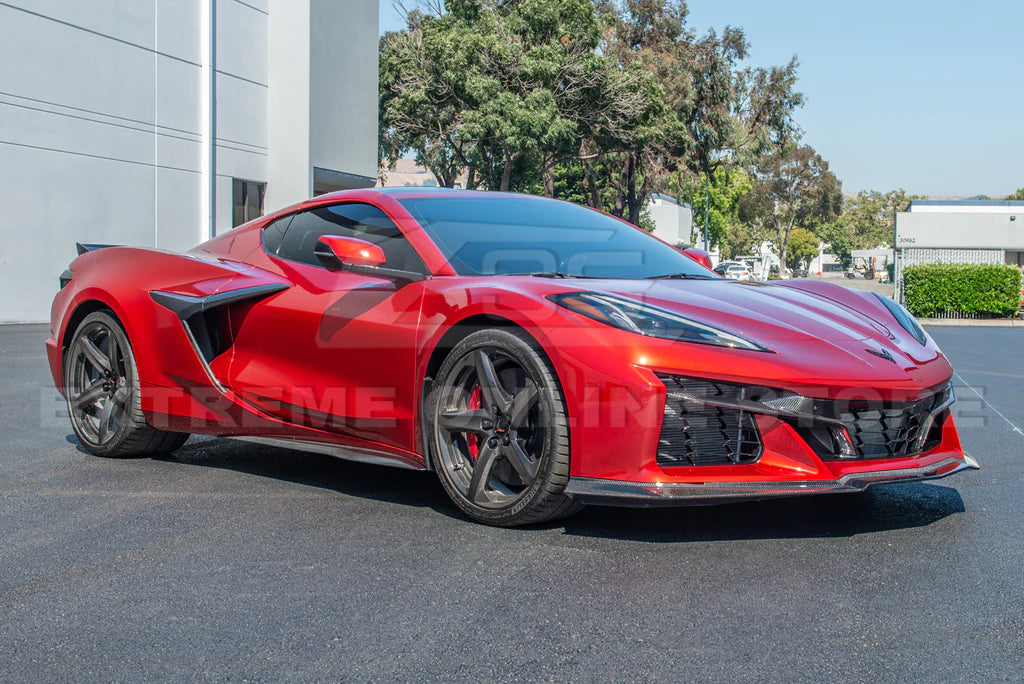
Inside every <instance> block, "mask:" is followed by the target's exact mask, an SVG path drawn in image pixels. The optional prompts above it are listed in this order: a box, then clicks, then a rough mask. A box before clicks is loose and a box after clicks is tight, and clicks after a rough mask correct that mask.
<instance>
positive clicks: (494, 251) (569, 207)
mask: <svg viewBox="0 0 1024 684" xmlns="http://www.w3.org/2000/svg"><path fill="white" fill-rule="evenodd" d="M399 202H400V203H401V204H402V206H403V207H405V209H406V210H407V211H408V212H409V213H410V214H412V216H413V217H414V218H415V219H416V220H417V221H418V222H419V224H420V225H421V226H423V229H424V230H425V231H426V232H427V234H428V235H430V237H431V238H432V239H433V241H434V243H435V244H436V245H437V247H438V249H440V250H441V253H442V254H444V256H445V258H447V259H448V261H449V263H451V265H452V268H453V269H455V272H456V273H458V274H459V275H527V274H530V275H544V274H550V275H564V276H574V277H584V278H630V279H634V278H652V277H657V276H661V275H666V276H667V275H676V276H679V275H691V276H694V277H701V276H709V275H710V274H709V273H708V271H706V270H705V269H704V268H703V267H701V266H699V265H698V264H697V263H696V262H694V261H693V260H692V259H690V258H689V257H687V256H686V255H684V254H683V253H682V252H680V251H679V250H677V249H674V248H672V247H670V246H668V245H667V244H665V243H664V242H661V241H660V240H658V239H656V238H654V237H651V236H650V235H648V234H646V233H644V232H641V231H639V230H637V229H635V228H633V227H632V226H630V225H628V224H626V223H623V222H622V221H619V220H618V219H615V218H613V217H611V216H607V215H605V214H602V213H600V212H597V211H594V210H592V209H588V208H585V207H581V206H578V205H575V204H571V203H569V202H560V201H556V200H548V199H542V198H530V197H516V196H509V197H493V196H482V195H475V194H473V193H472V192H469V191H467V192H466V193H465V194H461V193H460V195H459V196H455V197H453V196H450V195H449V196H446V197H408V198H404V199H400V200H399ZM712 277H714V276H712Z"/></svg>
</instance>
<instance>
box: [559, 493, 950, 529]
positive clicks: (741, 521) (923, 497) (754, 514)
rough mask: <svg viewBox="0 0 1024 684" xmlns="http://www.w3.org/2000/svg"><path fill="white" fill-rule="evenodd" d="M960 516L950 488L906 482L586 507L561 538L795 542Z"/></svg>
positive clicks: (568, 523) (568, 521)
mask: <svg viewBox="0 0 1024 684" xmlns="http://www.w3.org/2000/svg"><path fill="white" fill-rule="evenodd" d="M964 510H965V508H964V502H963V499H962V498H961V497H960V493H959V492H958V491H957V490H956V489H953V488H951V487H945V486H942V485H936V484H932V483H927V482H912V483H905V484H896V485H885V486H881V487H874V488H871V489H869V490H867V491H865V492H861V493H856V494H831V495H813V496H806V497H789V498H783V499H773V500H763V501H750V502H745V503H731V504H721V505H715V506H686V507H673V508H649V509H635V508H633V509H630V508H610V507H589V508H587V509H586V510H584V511H583V513H582V514H580V515H579V516H576V517H573V518H570V519H568V520H566V521H564V523H563V524H564V526H565V532H566V534H572V535H581V536H588V537H607V538H614V539H626V540H633V541H648V542H695V541H737V540H746V539H800V538H827V537H851V536H854V535H858V534H869V533H872V532H883V531H890V530H898V529H909V528H914V527H925V526H927V525H931V524H933V523H935V522H938V521H939V520H942V519H943V518H946V517H948V516H950V515H953V514H956V513H963V512H964Z"/></svg>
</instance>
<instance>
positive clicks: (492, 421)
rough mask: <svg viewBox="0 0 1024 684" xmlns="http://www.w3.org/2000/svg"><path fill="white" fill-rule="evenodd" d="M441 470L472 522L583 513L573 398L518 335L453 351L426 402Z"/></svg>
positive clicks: (477, 340)
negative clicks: (574, 457)
mask: <svg viewBox="0 0 1024 684" xmlns="http://www.w3.org/2000/svg"><path fill="white" fill-rule="evenodd" d="M428 407H429V408H428V418H429V423H428V425H429V427H428V429H429V430H430V449H431V455H432V457H433V464H434V470H436V471H437V474H438V479H440V480H441V485H442V486H443V487H444V489H445V491H446V492H448V495H449V496H450V497H451V499H452V501H454V502H455V504H456V505H457V506H458V507H459V508H460V509H462V511H463V512H465V513H466V515H468V516H469V517H471V518H473V519H474V520H476V521H478V522H482V523H486V524H488V525H497V526H502V527H511V526H515V525H527V524H530V523H539V522H545V521H549V520H554V519H556V518H561V517H566V516H569V515H572V514H573V513H576V512H577V511H579V510H580V509H581V508H582V507H583V506H582V505H581V504H579V503H578V502H576V501H574V500H573V499H571V498H569V497H567V496H565V494H564V493H563V492H564V490H565V485H566V483H567V482H568V481H569V427H568V420H567V417H566V409H565V400H564V398H563V397H562V390H561V387H560V385H559V384H558V379H557V378H556V376H555V372H554V369H553V368H552V367H551V363H550V362H549V361H548V359H547V357H546V356H545V355H544V353H543V351H541V350H540V348H539V347H538V345H537V343H536V342H535V341H534V340H532V339H531V338H530V337H528V336H527V335H525V334H524V333H522V332H520V331H514V330H504V329H492V330H480V331H477V332H474V333H472V334H470V335H469V336H467V337H466V338H464V339H463V340H462V341H461V342H459V343H458V344H457V345H456V346H455V348H454V349H452V351H451V352H450V353H449V354H448V357H447V358H446V359H445V361H444V363H443V364H442V366H441V369H440V370H439V371H438V373H437V381H436V382H435V383H434V384H433V387H432V390H431V394H430V401H429V402H428Z"/></svg>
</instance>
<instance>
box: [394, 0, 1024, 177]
mask: <svg viewBox="0 0 1024 684" xmlns="http://www.w3.org/2000/svg"><path fill="white" fill-rule="evenodd" d="M689 8H690V25H691V26H692V27H693V28H694V29H696V30H697V31H699V32H703V31H705V30H707V29H708V28H716V29H718V30H720V29H721V27H723V26H725V25H727V24H728V25H732V26H740V27H742V28H743V29H744V30H745V31H746V34H747V38H748V40H749V41H750V43H751V63H753V64H757V65H774V64H784V63H786V62H787V61H788V60H789V58H790V57H792V56H793V55H794V54H795V55H797V56H798V57H799V58H800V64H801V66H800V72H799V73H800V81H799V84H798V86H799V88H800V90H801V91H802V92H803V93H804V96H805V98H806V104H805V105H804V107H803V109H801V110H800V111H799V112H798V113H797V120H798V122H799V124H800V126H801V127H802V128H803V129H804V141H805V142H807V143H808V144H810V145H812V146H814V147H815V148H816V149H817V150H818V152H820V153H821V154H822V156H823V157H825V159H827V160H828V161H829V162H830V163H831V165H832V170H833V171H835V172H836V174H837V175H838V176H839V178H840V180H842V181H843V187H844V188H846V189H847V190H853V191H857V190H866V189H876V190H883V191H884V190H890V189H893V188H898V187H902V188H904V189H906V190H907V191H908V192H912V193H915V194H924V195H934V196H949V195H967V196H969V195H976V194H987V195H990V196H998V195H1004V194H1007V193H1009V192H1012V191H1013V190H1015V189H1017V188H1019V187H1022V186H1024V34H1022V33H1021V26H1024V2H1019V1H1017V0H1003V1H1002V2H997V1H995V0H974V1H973V2H952V1H951V0H932V1H931V2H926V1H923V0H890V1H889V2H884V1H881V0H859V1H857V2H842V3H837V2H834V1H832V0H818V1H816V2H815V1H812V0H786V1H785V2H765V1H764V0H691V2H690V3H689ZM380 28H381V32H384V31H387V30H394V29H398V28H401V21H400V20H399V19H398V15H397V13H396V12H395V10H394V9H393V7H392V4H391V1H390V0H381V1H380Z"/></svg>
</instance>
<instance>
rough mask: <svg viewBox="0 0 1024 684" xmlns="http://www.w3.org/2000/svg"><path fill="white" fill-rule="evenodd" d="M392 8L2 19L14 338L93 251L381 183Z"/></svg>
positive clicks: (190, 232) (64, 13) (153, 2)
mask: <svg viewBox="0 0 1024 684" xmlns="http://www.w3.org/2000/svg"><path fill="white" fill-rule="evenodd" d="M377 16H378V7H377V2H376V0H244V1H243V0H145V1H143V0H92V1H90V2H84V1H82V0H45V1H44V0H8V1H6V2H3V3H0V26H2V27H3V40H2V41H0V207H2V208H3V210H2V214H0V216H2V218H0V240H2V242H3V249H2V250H0V291H3V292H4V293H5V294H6V296H5V297H3V298H2V299H0V322H10V321H42V320H46V319H47V318H48V316H49V307H50V301H51V300H52V298H53V294H54V292H55V290H56V288H57V280H56V278H57V275H58V274H60V273H61V271H63V270H64V268H66V267H67V264H68V262H70V261H71V260H72V258H73V257H74V256H75V248H74V245H75V242H76V241H81V242H93V243H113V244H127V245H140V246H156V247H160V248H166V249H172V250H183V249H187V248H189V247H192V246H193V245H195V244H198V243H199V242H201V241H203V240H205V239H207V238H209V237H211V236H212V235H215V234H217V233H219V232H223V231H225V230H227V229H229V228H231V227H232V226H233V225H237V224H239V223H241V222H243V221H245V220H247V219H250V218H253V217H255V216H257V215H259V214H261V213H263V211H264V209H266V210H267V211H272V210H274V209H277V208H279V207H282V206H286V205H288V204H291V203H294V202H298V201H300V200H303V199H307V198H309V197H310V196H312V195H313V194H317V193H320V192H324V191H328V190H335V189H342V188H351V187H369V186H372V185H373V184H374V182H375V180H376V175H377V41H378V27H377Z"/></svg>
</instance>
